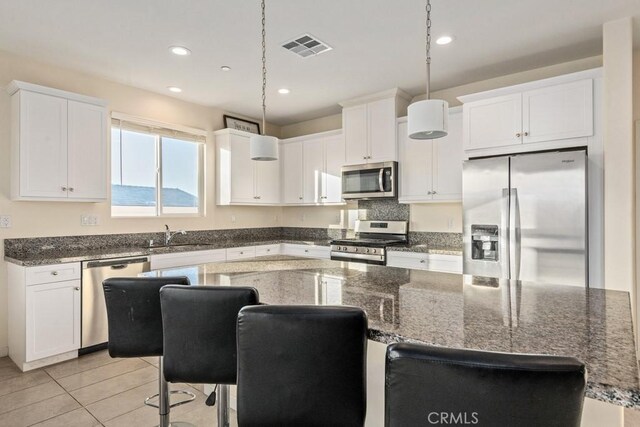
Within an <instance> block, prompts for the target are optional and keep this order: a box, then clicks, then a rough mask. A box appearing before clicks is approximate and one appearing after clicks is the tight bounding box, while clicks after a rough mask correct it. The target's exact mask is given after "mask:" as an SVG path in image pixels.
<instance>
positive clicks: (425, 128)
mask: <svg viewBox="0 0 640 427" xmlns="http://www.w3.org/2000/svg"><path fill="white" fill-rule="evenodd" d="M407 112H408V117H407V131H408V133H409V138H411V139H435V138H442V137H443V136H447V133H448V132H447V129H448V128H449V103H448V102H447V101H444V100H442V99H425V100H424V101H418V102H414V103H413V104H411V105H409V108H408V110H407Z"/></svg>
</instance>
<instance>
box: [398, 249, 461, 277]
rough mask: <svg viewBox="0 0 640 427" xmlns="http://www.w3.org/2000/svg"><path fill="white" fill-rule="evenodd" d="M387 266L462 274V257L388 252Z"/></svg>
mask: <svg viewBox="0 0 640 427" xmlns="http://www.w3.org/2000/svg"><path fill="white" fill-rule="evenodd" d="M387 265H388V266H389V267H400V268H408V269H412V270H429V271H442V272H446V273H458V274H461V273H462V257H461V256H458V255H439V254H426V253H418V252H389V253H388V254H387Z"/></svg>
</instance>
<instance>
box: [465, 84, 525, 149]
mask: <svg viewBox="0 0 640 427" xmlns="http://www.w3.org/2000/svg"><path fill="white" fill-rule="evenodd" d="M464 127H465V129H466V130H467V132H466V134H465V135H466V138H465V144H464V145H465V149H466V150H474V149H478V148H491V147H503V146H506V145H513V144H520V143H522V95H521V94H519V93H518V94H515V95H506V96H499V97H497V98H491V99H485V100H482V101H477V102H472V103H470V104H465V106H464Z"/></svg>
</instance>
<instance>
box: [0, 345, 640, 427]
mask: <svg viewBox="0 0 640 427" xmlns="http://www.w3.org/2000/svg"><path fill="white" fill-rule="evenodd" d="M157 363H158V361H157V358H141V359H137V358H136V359H113V358H111V357H109V354H108V353H107V352H106V351H101V352H97V353H92V354H88V355H86V356H82V357H79V358H78V359H74V360H70V361H67V362H62V363H59V364H57V365H53V366H48V367H46V368H42V369H37V370H34V371H30V372H25V373H22V372H20V370H19V369H18V368H17V367H16V365H14V363H13V362H12V361H11V360H10V359H9V358H8V357H3V358H0V427H5V426H6V427H23V426H24V427H26V426H38V427H94V426H106V427H120V426H122V427H131V426H135V427H145V426H150V427H151V426H156V425H158V412H157V409H155V408H151V407H148V406H145V405H144V403H143V401H144V399H145V398H146V397H147V396H151V395H153V394H155V393H157V391H158V368H157ZM171 387H172V388H173V389H177V388H180V389H187V390H190V391H192V392H193V393H195V394H196V396H197V397H196V400H195V401H194V402H192V403H189V404H186V405H182V406H178V407H176V408H175V409H174V410H173V411H172V412H171V419H172V420H173V421H186V422H189V423H191V424H194V425H196V426H198V427H201V426H217V422H216V408H215V407H208V406H206V405H205V404H204V400H205V399H206V396H205V395H204V394H203V392H202V386H201V385H195V384H194V385H187V384H172V385H171ZM231 420H232V422H231V425H232V426H234V427H236V426H237V422H236V420H235V412H234V411H231ZM636 426H640V411H637V410H630V409H626V410H625V427H636Z"/></svg>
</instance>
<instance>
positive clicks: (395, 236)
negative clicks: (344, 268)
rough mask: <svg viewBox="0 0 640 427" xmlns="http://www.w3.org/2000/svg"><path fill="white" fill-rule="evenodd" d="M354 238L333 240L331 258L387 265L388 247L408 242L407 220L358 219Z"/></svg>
mask: <svg viewBox="0 0 640 427" xmlns="http://www.w3.org/2000/svg"><path fill="white" fill-rule="evenodd" d="M355 232H356V237H355V238H354V239H337V240H332V241H331V259H333V260H338V261H355V262H363V263H367V264H378V265H385V264H386V263H387V251H386V247H387V246H390V245H399V244H406V243H407V241H408V238H407V234H408V233H407V221H356V226H355Z"/></svg>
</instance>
